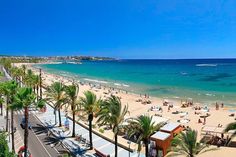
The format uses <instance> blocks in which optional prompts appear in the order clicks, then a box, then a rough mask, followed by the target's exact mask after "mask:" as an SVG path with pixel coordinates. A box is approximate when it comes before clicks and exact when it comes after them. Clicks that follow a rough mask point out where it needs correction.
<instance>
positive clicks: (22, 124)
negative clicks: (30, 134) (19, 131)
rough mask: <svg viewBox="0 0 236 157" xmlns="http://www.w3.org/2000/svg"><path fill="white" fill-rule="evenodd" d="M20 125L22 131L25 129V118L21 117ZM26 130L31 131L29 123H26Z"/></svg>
mask: <svg viewBox="0 0 236 157" xmlns="http://www.w3.org/2000/svg"><path fill="white" fill-rule="evenodd" d="M20 125H21V127H22V128H23V129H25V117H23V118H22V119H21V123H20ZM28 128H29V129H32V125H31V124H30V122H28Z"/></svg>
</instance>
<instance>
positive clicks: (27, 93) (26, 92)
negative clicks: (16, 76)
mask: <svg viewBox="0 0 236 157" xmlns="http://www.w3.org/2000/svg"><path fill="white" fill-rule="evenodd" d="M35 99H36V96H35V94H34V93H33V91H32V88H28V87H26V88H19V89H18V91H17V93H16V94H15V96H14V99H13V103H12V108H15V109H24V118H25V126H26V127H25V132H24V147H25V154H24V155H25V156H24V157H27V150H28V135H29V132H28V125H29V124H28V121H29V111H28V108H29V106H30V105H35V106H36V107H39V108H41V107H43V106H44V103H45V102H44V100H40V101H39V102H37V103H36V102H35Z"/></svg>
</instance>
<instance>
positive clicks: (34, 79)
mask: <svg viewBox="0 0 236 157" xmlns="http://www.w3.org/2000/svg"><path fill="white" fill-rule="evenodd" d="M39 79H40V78H39V76H38V75H33V76H32V82H33V89H34V92H35V93H36V96H37V101H38V99H39V84H40V80H39Z"/></svg>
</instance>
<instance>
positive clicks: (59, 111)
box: [58, 106, 61, 127]
mask: <svg viewBox="0 0 236 157" xmlns="http://www.w3.org/2000/svg"><path fill="white" fill-rule="evenodd" d="M58 116H59V127H61V109H60V106H59V109H58Z"/></svg>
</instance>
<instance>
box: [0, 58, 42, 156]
mask: <svg viewBox="0 0 236 157" xmlns="http://www.w3.org/2000/svg"><path fill="white" fill-rule="evenodd" d="M6 64H7V65H5V66H4V67H5V68H6V71H7V72H8V73H9V74H10V75H11V76H12V78H13V80H11V81H6V82H1V83H0V104H1V115H2V107H3V106H2V104H3V103H4V102H5V106H6V130H5V131H6V132H10V131H11V132H10V134H11V137H12V152H15V144H14V111H16V110H20V109H23V110H24V119H25V126H28V119H29V113H28V108H29V107H30V106H35V107H43V105H44V100H38V92H36V90H35V89H37V88H38V84H37V83H36V82H37V81H38V80H39V78H38V76H37V75H34V74H33V73H32V71H31V70H28V71H27V72H26V67H25V66H22V67H21V68H16V67H12V66H11V64H8V62H7V63H6ZM3 65H4V64H3ZM23 84H25V87H22V85H23ZM33 89H34V90H33ZM36 93H37V94H36ZM9 111H10V114H11V117H10V118H11V119H10V120H11V126H10V127H11V129H10V130H9V126H8V125H9V122H8V121H9ZM24 147H25V156H27V150H28V127H25V130H24Z"/></svg>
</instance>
